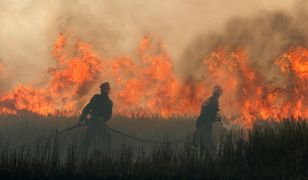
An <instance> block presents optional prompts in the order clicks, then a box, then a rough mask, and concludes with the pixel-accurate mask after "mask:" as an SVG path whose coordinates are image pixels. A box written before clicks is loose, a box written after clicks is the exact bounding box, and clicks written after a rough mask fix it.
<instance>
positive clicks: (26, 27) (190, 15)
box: [0, 0, 291, 88]
mask: <svg viewBox="0 0 308 180" xmlns="http://www.w3.org/2000/svg"><path fill="white" fill-rule="evenodd" d="M290 4H291V1H289V2H287V1H285V2H284V3H279V1H271V2H267V1H265V0H263V1H258V3H256V2H255V1H252V0H251V1H243V0H235V1H232V2H229V1H224V0H220V1H212V0H206V1H204V0H196V1H193V2H191V1H186V0H170V1H154V0H149V1H139V0H131V1H125V0H114V1H107V0H102V1H101V0H94V1H91V2H87V1H82V0H77V1H73V0H47V1H38V0H22V1H20V0H12V1H10V3H8V2H6V1H2V0H1V1H0V24H1V28H0V59H2V60H3V61H4V62H5V63H6V64H7V69H8V72H10V74H9V76H10V77H13V78H12V79H11V80H9V81H7V87H8V88H9V87H13V86H14V85H15V84H16V83H33V82H37V83H38V81H39V79H41V78H44V77H45V74H44V73H45V72H46V71H47V69H48V68H49V67H52V66H54V65H55V63H54V59H53V57H52V56H51V49H52V45H53V42H54V40H55V39H56V36H57V35H58V33H59V32H66V33H67V32H69V33H74V34H76V36H77V37H79V38H80V39H82V40H83V41H85V42H88V43H90V44H92V45H93V47H94V48H95V50H96V51H97V52H100V54H102V55H103V56H118V55H119V54H121V55H122V54H127V53H128V54H130V53H132V51H135V47H136V45H137V43H138V42H139V41H140V39H142V37H143V36H144V35H146V34H150V33H154V34H157V35H159V36H160V37H161V39H162V40H163V41H164V44H165V46H166V49H167V52H169V53H170V55H171V57H172V59H175V61H177V59H178V58H179V57H181V54H182V52H183V50H184V49H185V47H186V46H187V44H188V43H189V42H191V40H192V39H196V38H199V37H198V35H199V34H200V33H202V32H203V33H205V34H208V33H209V32H211V31H220V30H221V27H222V25H223V24H224V23H225V22H226V21H227V20H229V18H232V17H234V16H246V15H249V14H257V13H258V12H259V11H260V10H264V9H266V10H271V9H288V7H289V6H290ZM230 28H231V29H232V28H234V27H230ZM198 41H199V40H198ZM193 44H194V43H193ZM210 44H211V43H210ZM193 46H194V45H193ZM193 46H190V47H191V48H193ZM206 48H208V47H206ZM187 52H191V50H187ZM194 53H195V52H194ZM188 54H189V53H188ZM197 54H200V52H197ZM184 56H185V55H184ZM192 57H193V56H192ZM185 59H187V58H185ZM38 75H39V77H38ZM40 76H42V77H41V78H40Z"/></svg>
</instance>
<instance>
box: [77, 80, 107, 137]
mask: <svg viewBox="0 0 308 180" xmlns="http://www.w3.org/2000/svg"><path fill="white" fill-rule="evenodd" d="M100 90H101V93H100V94H96V95H94V96H93V97H92V99H91V101H90V102H89V104H87V105H86V106H85V107H84V109H83V111H82V114H81V116H80V122H79V123H80V124H83V123H85V124H86V125H87V129H86V138H87V139H89V140H90V141H93V140H95V139H97V138H99V139H98V140H101V141H103V142H109V141H110V135H109V132H108V130H107V129H106V122H107V121H109V120H110V118H111V115H112V106H113V102H112V101H111V99H110V98H109V93H110V84H109V82H104V83H103V84H101V86H100ZM88 116H90V118H88Z"/></svg>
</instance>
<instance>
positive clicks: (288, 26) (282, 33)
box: [179, 1, 308, 81]
mask: <svg viewBox="0 0 308 180" xmlns="http://www.w3.org/2000/svg"><path fill="white" fill-rule="evenodd" d="M307 4H308V3H305V2H303V1H298V4H297V5H296V6H295V8H294V9H293V8H292V9H291V10H289V11H287V10H272V11H264V12H262V13H260V14H258V15H255V16H248V17H237V18H231V19H230V20H228V21H227V22H226V24H225V25H224V28H223V29H224V30H223V32H219V33H211V34H209V33H208V32H207V31H205V32H204V33H201V34H200V35H198V36H196V37H195V38H194V40H192V42H191V43H190V44H188V46H187V49H186V50H185V51H184V53H183V55H182V57H181V61H180V62H181V63H179V65H180V68H181V70H182V72H183V74H184V76H186V77H189V78H191V77H195V78H196V79H198V77H200V74H201V73H204V72H201V71H202V70H201V69H200V68H199V67H201V66H200V64H201V63H202V60H203V59H204V58H205V57H207V56H208V55H209V53H210V52H212V51H214V50H215V49H217V48H219V47H222V46H224V47H225V46H227V47H228V48H230V50H232V48H238V47H241V48H244V49H245V51H246V52H247V55H248V59H249V62H248V63H249V65H250V66H251V67H254V68H255V69H257V70H258V71H259V72H260V73H262V74H263V75H264V76H265V77H266V78H267V80H268V81H277V80H281V79H279V77H277V75H278V74H277V70H278V69H277V66H276V65H275V60H277V59H278V58H279V57H281V55H283V53H284V52H286V51H287V50H289V49H290V48H292V47H298V46H301V47H307V46H308V32H307V28H308V22H307V17H308V13H307V12H308V11H307V9H308V8H307V7H308V6H307ZM278 76H279V75H278ZM277 78H278V79H277Z"/></svg>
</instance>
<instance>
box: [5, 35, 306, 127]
mask: <svg viewBox="0 0 308 180" xmlns="http://www.w3.org/2000/svg"><path fill="white" fill-rule="evenodd" d="M52 55H53V57H54V59H55V63H56V66H55V67H54V68H50V69H49V70H48V74H49V79H48V80H45V81H42V83H40V85H23V84H19V85H17V86H16V87H15V89H13V90H11V91H9V92H6V93H4V94H2V95H1V96H0V113H1V114H18V113H19V112H22V111H27V112H32V113H35V114H38V115H63V116H71V115H76V114H78V113H80V111H81V109H82V107H83V106H84V105H85V103H86V101H88V100H89V99H90V98H91V97H90V96H91V95H92V94H91V93H92V91H91V89H92V88H93V87H95V86H97V84H98V83H100V82H102V81H107V80H108V81H110V82H111V84H112V93H111V97H112V99H113V101H114V102H115V103H114V104H115V107H114V108H115V109H114V111H115V113H118V114H123V115H126V116H133V115H136V114H138V115H140V116H150V115H159V116H161V117H170V116H184V115H193V116H196V115H198V113H199V111H200V106H201V104H202V101H204V100H205V99H206V97H208V96H210V94H211V88H212V87H213V86H214V85H216V84H219V85H221V86H222V87H223V89H224V95H223V96H222V98H221V113H222V114H223V115H224V116H226V117H228V118H229V119H234V121H233V122H234V123H240V124H242V125H244V126H247V127H249V126H251V124H252V123H253V122H254V121H255V120H257V119H274V120H280V119H281V118H284V117H290V116H292V115H293V116H301V117H305V118H307V117H308V110H307V107H308V103H307V102H308V94H307V92H308V49H306V48H301V47H298V48H291V49H290V50H289V51H287V52H285V53H284V54H282V55H281V57H280V58H278V59H277V60H276V61H275V62H276V66H278V68H279V70H280V72H279V73H280V76H281V77H282V78H284V79H285V81H286V83H285V84H284V85H283V86H282V85H278V84H275V83H272V82H268V80H267V79H266V78H265V77H264V74H262V72H259V71H258V70H257V68H255V67H253V66H251V65H250V64H249V56H248V54H247V52H246V51H245V48H244V47H238V48H236V49H231V50H230V49H229V48H228V47H220V48H217V49H216V50H214V51H213V52H212V53H210V54H209V55H208V56H207V57H205V58H204V60H203V67H202V68H203V69H202V70H203V75H202V77H200V79H198V80H196V79H192V78H188V79H183V78H179V77H177V75H176V74H175V70H174V65H173V61H172V59H171V58H170V56H169V54H168V53H167V52H166V50H165V48H164V46H163V44H162V43H161V40H160V39H159V38H158V37H155V36H149V37H144V38H143V39H142V40H141V42H140V44H139V47H138V48H137V50H136V54H134V55H132V56H123V55H122V56H118V57H115V58H111V59H107V58H104V57H102V56H101V55H99V54H98V53H96V52H95V51H94V50H93V49H92V47H91V46H90V45H89V44H87V43H85V42H82V41H80V40H77V41H76V42H71V41H70V36H67V35H63V34H61V35H59V36H58V38H57V39H56V41H55V43H54V47H53V51H52Z"/></svg>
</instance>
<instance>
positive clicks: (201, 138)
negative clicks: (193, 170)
mask: <svg viewBox="0 0 308 180" xmlns="http://www.w3.org/2000/svg"><path fill="white" fill-rule="evenodd" d="M222 93H223V89H222V88H221V87H220V86H218V85H217V86H215V87H214V88H213V91H212V96H210V97H209V98H208V99H207V100H206V101H204V102H203V104H202V107H201V113H200V115H199V117H198V119H197V122H196V132H195V139H194V142H195V145H199V146H201V147H202V148H208V147H209V146H210V145H211V144H212V141H213V123H214V122H215V121H217V120H218V111H219V98H220V96H221V95H222Z"/></svg>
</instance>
